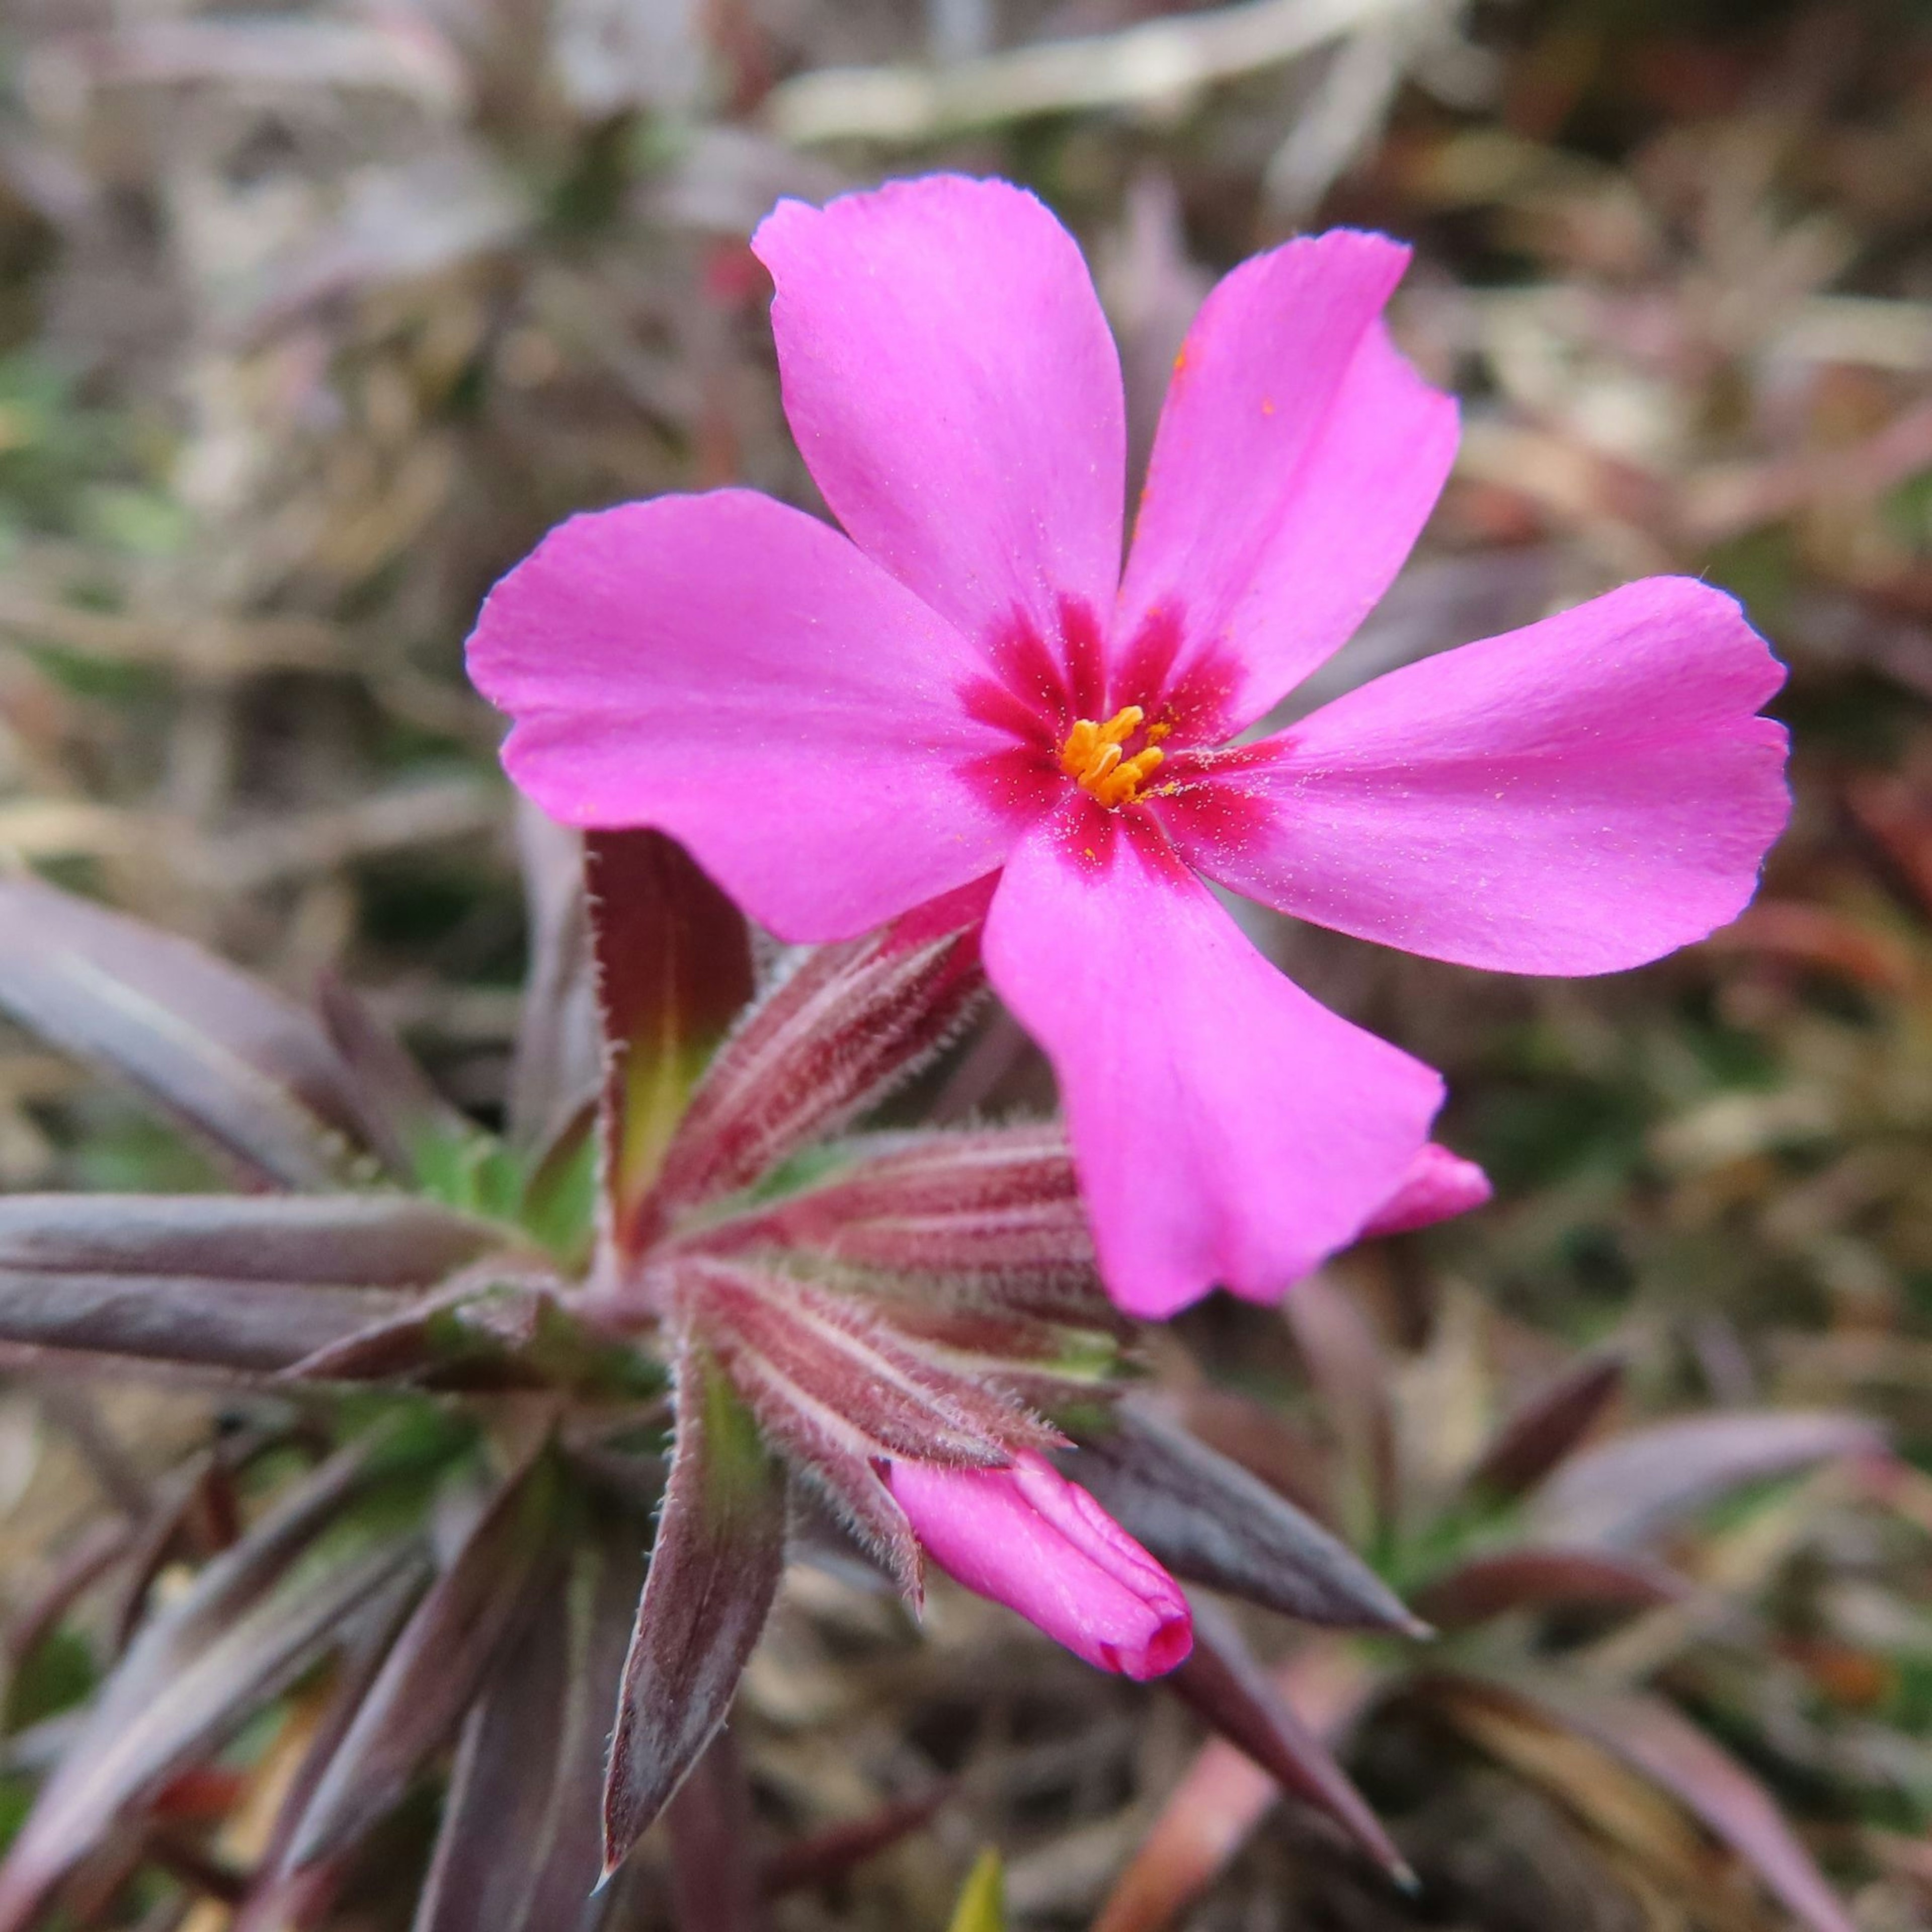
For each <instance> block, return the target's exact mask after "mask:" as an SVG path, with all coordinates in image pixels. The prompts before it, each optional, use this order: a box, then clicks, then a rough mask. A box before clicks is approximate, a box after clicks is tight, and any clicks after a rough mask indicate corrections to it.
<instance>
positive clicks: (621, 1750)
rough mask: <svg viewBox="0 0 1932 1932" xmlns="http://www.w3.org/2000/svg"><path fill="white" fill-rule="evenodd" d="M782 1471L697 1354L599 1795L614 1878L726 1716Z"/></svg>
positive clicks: (747, 1643)
mask: <svg viewBox="0 0 1932 1932" xmlns="http://www.w3.org/2000/svg"><path fill="white" fill-rule="evenodd" d="M784 1531H785V1484H784V1471H783V1469H781V1466H780V1465H779V1463H778V1460H777V1458H776V1457H775V1456H773V1454H772V1452H771V1451H770V1450H769V1448H767V1447H766V1444H765V1441H764V1439H763V1436H762V1434H761V1433H760V1430H759V1428H758V1425H757V1421H755V1420H754V1418H753V1416H752V1415H751V1412H750V1410H749V1409H747V1408H746V1407H745V1405H744V1403H742V1401H741V1400H739V1397H738V1396H737V1394H736V1392H735V1391H733V1388H732V1387H731V1385H730V1382H729V1381H728V1380H727V1378H726V1377H725V1375H724V1372H723V1370H721V1368H720V1367H718V1364H716V1363H715V1361H713V1360H712V1358H711V1357H710V1355H709V1354H708V1352H706V1350H705V1349H703V1346H701V1345H700V1344H698V1343H694V1342H688V1343H686V1344H685V1347H684V1349H683V1351H682V1360H681V1361H680V1363H679V1372H678V1418H677V1440H676V1448H675V1451H674V1453H673V1457H672V1462H671V1473H670V1484H669V1486H668V1487H667V1490H666V1492H665V1496H664V1509H663V1511H662V1513H661V1515H660V1516H659V1517H658V1533H657V1540H656V1542H655V1544H654V1546H653V1547H652V1551H651V1564H650V1571H649V1575H648V1577H646V1580H645V1583H644V1591H643V1598H642V1599H641V1600H640V1602H639V1604H638V1605H637V1628H636V1629H635V1631H634V1632H633V1633H632V1635H631V1645H630V1650H629V1654H628V1655H627V1656H626V1657H625V1661H624V1678H623V1687H622V1691H620V1693H619V1697H618V1703H617V1718H616V1730H615V1732H614V1733H613V1736H612V1738H611V1741H610V1766H609V1769H608V1772H607V1775H606V1778H605V1781H604V1871H605V1873H606V1875H608V1874H610V1873H613V1872H614V1871H615V1870H616V1868H617V1867H618V1866H619V1865H620V1864H622V1862H623V1861H624V1859H625V1856H626V1855H628V1852H629V1851H630V1849H631V1846H633V1845H634V1844H635V1843H637V1840H638V1839H639V1838H640V1837H642V1836H643V1832H644V1830H645V1828H646V1826H649V1823H650V1822H651V1820H652V1819H653V1818H655V1817H656V1816H657V1814H658V1812H659V1811H661V1810H662V1809H663V1808H664V1805H665V1804H666V1803H667V1802H668V1801H669V1799H670V1796H671V1794H672V1793H673V1792H674V1791H675V1790H676V1789H677V1787H678V1786H679V1784H681V1783H682V1781H683V1780H684V1777H685V1773H686V1772H688V1771H689V1770H690V1769H691V1766H693V1765H694V1763H697V1758H698V1756H699V1754H700V1753H701V1752H702V1751H703V1749H704V1748H705V1746H706V1745H707V1744H709V1742H710V1741H711V1739H712V1734H713V1733H715V1731H716V1730H717V1729H718V1726H719V1725H720V1724H722V1723H723V1722H724V1719H725V1717H726V1715H727V1713H728V1712H729V1711H730V1708H731V1698H732V1695H733V1692H734V1691H736V1689H737V1687H738V1679H739V1677H740V1676H742V1674H743V1672H744V1668H745V1662H746V1661H747V1659H748V1658H749V1657H750V1656H751V1649H752V1646H754V1644H756V1643H757V1640H758V1634H759V1632H760V1631H762V1630H763V1628H764V1624H765V1617H766V1613H768V1612H769V1610H770V1609H771V1606H772V1598H773V1596H774V1595H776V1593H777V1591H778V1576H779V1573H780V1571H781V1569H782V1568H783V1566H784Z"/></svg>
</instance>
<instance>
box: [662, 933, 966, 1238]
mask: <svg viewBox="0 0 1932 1932" xmlns="http://www.w3.org/2000/svg"><path fill="white" fill-rule="evenodd" d="M984 985H985V975H984V974H983V971H982V969H981V968H980V948H979V934H978V932H977V929H972V930H970V931H967V932H950V933H944V934H941V935H938V936H937V937H935V936H933V935H932V934H930V933H929V932H926V931H924V930H922V929H919V928H917V927H914V926H909V925H907V922H904V921H901V923H900V924H899V925H898V926H889V927H887V928H886V929H885V930H884V931H883V932H878V933H874V934H873V935H871V936H870V937H868V938H865V939H860V940H854V941H852V942H851V943H850V944H848V945H844V946H824V947H818V948H817V949H816V950H814V951H811V952H808V953H803V954H801V955H799V956H796V957H795V959H793V961H792V962H791V963H790V966H789V968H788V969H787V971H784V973H783V974H781V976H780V977H779V978H778V980H776V981H775V983H773V985H772V986H771V987H770V989H769V990H768V991H767V992H766V993H765V995H763V998H761V999H760V1001H758V1003H757V1005H756V1006H754V1007H753V1008H752V1010H751V1012H750V1013H748V1015H747V1016H745V1019H744V1020H743V1022H742V1023H741V1024H740V1025H739V1027H738V1028H737V1030H736V1032H734V1033H733V1034H732V1036H731V1037H730V1040H727V1042H726V1043H725V1044H724V1046H722V1047H721V1048H720V1049H719V1050H718V1054H717V1055H716V1057H715V1058H714V1059H713V1060H712V1063H711V1064H710V1066H709V1068H708V1069H707V1070H706V1073H705V1075H704V1078H703V1080H702V1081H701V1082H700V1083H699V1085H698V1088H697V1091H696V1092H695V1093H694V1094H692V1095H691V1104H690V1106H689V1108H688V1110H687V1112H685V1116H684V1119H683V1121H682V1124H681V1126H680V1127H679V1129H678V1132H677V1135H676V1139H675V1140H674V1141H673V1142H672V1143H671V1145H670V1148H669V1150H668V1151H667V1153H666V1154H665V1157H664V1172H663V1173H662V1175H661V1177H660V1178H659V1180H658V1186H657V1190H656V1193H655V1197H654V1199H655V1205H656V1207H657V1208H658V1211H659V1212H661V1214H666V1215H669V1214H673V1213H675V1212H676V1211H679V1210H682V1209H685V1208H690V1207H692V1206H694V1205H698V1204H700V1203H702V1202H708V1201H713V1200H716V1199H718V1198H720V1197H721V1196H724V1195H727V1194H730V1193H735V1192H736V1190H739V1189H740V1188H742V1187H749V1186H750V1185H751V1183H752V1182H754V1181H757V1180H758V1179H760V1178H761V1177H763V1175H766V1174H769V1172H771V1171H772V1169H774V1168H775V1167H777V1166H779V1165H780V1164H781V1163H782V1162H784V1160H787V1159H788V1158H789V1157H790V1156H791V1155H792V1154H796V1152H797V1151H799V1149H800V1148H802V1147H805V1146H806V1145H808V1144H809V1143H810V1142H812V1141H814V1140H817V1139H820V1138H822V1137H823V1136H826V1135H828V1134H832V1133H836V1132H837V1131H838V1130H839V1129H840V1128H841V1127H843V1126H844V1124H846V1123H847V1121H851V1120H852V1119H853V1118H856V1116H857V1115H859V1113H861V1112H863V1111H864V1110H865V1109H866V1108H868V1107H869V1106H873V1105H874V1104H875V1103H877V1101H878V1100H880V1099H882V1098H883V1097H884V1095H885V1094H887V1093H888V1092H889V1091H891V1090H892V1088H894V1087H895V1086H896V1085H898V1083H899V1082H901V1081H902V1080H904V1079H907V1078H909V1077H910V1076H911V1075H912V1074H913V1073H914V1072H916V1070H918V1068H919V1067H921V1066H922V1065H924V1064H926V1061H929V1059H931V1058H932V1055H935V1053H937V1052H938V1051H939V1049H941V1047H942V1046H944V1045H945V1043H947V1040H950V1038H951V1037H952V1036H953V1034H954V1033H955V1032H956V1031H957V1029H958V1028H959V1026H960V1025H961V1024H962V1022H963V1021H964V1020H965V1016H966V1015H967V1013H968V1011H969V1010H971V1007H972V1005H973V1003H974V1001H975V1000H976V999H977V998H978V996H979V994H980V991H981V989H983V986H984Z"/></svg>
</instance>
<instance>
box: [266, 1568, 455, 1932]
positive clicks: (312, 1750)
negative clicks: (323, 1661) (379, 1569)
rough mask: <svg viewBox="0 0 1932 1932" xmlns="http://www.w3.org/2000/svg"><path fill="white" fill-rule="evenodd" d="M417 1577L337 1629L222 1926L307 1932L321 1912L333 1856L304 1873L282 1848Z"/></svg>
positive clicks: (382, 1655)
mask: <svg viewBox="0 0 1932 1932" xmlns="http://www.w3.org/2000/svg"><path fill="white" fill-rule="evenodd" d="M420 1589H421V1583H420V1580H419V1578H418V1577H415V1576H413V1575H412V1576H410V1577H407V1578H405V1579H404V1580H402V1583H401V1586H399V1587H397V1588H395V1589H392V1590H391V1591H389V1592H388V1593H387V1594H386V1595H383V1596H380V1597H378V1598H376V1599H375V1600H374V1601H371V1603H370V1604H368V1605H367V1606H365V1607H364V1609H362V1610H361V1611H360V1612H359V1613H357V1615H356V1616H355V1617H354V1618H353V1619H351V1620H350V1622H349V1624H348V1625H347V1626H346V1627H345V1628H344V1631H343V1633H342V1640H341V1656H340V1658H339V1659H338V1662H337V1664H336V1667H335V1674H334V1676H333V1677H332V1679H331V1681H330V1682H329V1690H328V1695H327V1698H326V1701H325V1702H324V1703H323V1705H322V1706H321V1708H320V1712H319V1713H318V1714H317V1715H316V1717H315V1718H314V1722H313V1724H312V1726H311V1727H309V1729H308V1744H307V1748H305V1750H304V1751H302V1757H301V1761H300V1763H298V1764H297V1765H296V1768H295V1771H294V1774H293V1776H291V1777H290V1778H289V1779H288V1781H287V1790H286V1791H285V1792H284V1793H282V1794H281V1802H280V1804H279V1805H278V1808H277V1810H276V1812H275V1826H274V1829H272V1832H270V1834H269V1842H268V1845H267V1847H266V1849H265V1850H264V1851H263V1854H262V1856H261V1858H260V1861H258V1863H257V1867H256V1875H255V1879H254V1883H253V1884H252V1885H251V1886H250V1887H249V1888H248V1894H247V1895H246V1897H245V1898H244V1899H243V1900H242V1903H241V1905H240V1907H239V1909H238V1911H237V1912H236V1915H235V1918H234V1921H233V1924H231V1925H230V1926H229V1932H309V1928H310V1927H313V1926H314V1925H315V1924H317V1922H318V1921H320V1920H321V1919H322V1918H323V1917H324V1916H326V1914H327V1912H328V1910H329V1907H330V1906H331V1905H332V1903H334V1900H335V1894H336V1893H337V1891H338V1889H339V1888H340V1885H341V1879H342V1878H343V1876H344V1870H343V1867H344V1863H345V1862H346V1861H342V1860H338V1861H334V1862H333V1863H327V1864H323V1865H320V1866H317V1867H314V1868H312V1869H311V1870H309V1871H308V1872H305V1873H291V1872H290V1870H288V1869H287V1855H288V1848H289V1843H290V1840H291V1839H292V1838H293V1836H294V1835H295V1832H296V1828H297V1827H298V1826H299V1825H300V1824H301V1823H302V1817H303V1814H305V1812H306V1811H308V1807H309V1803H310V1801H311V1799H313V1797H314V1794H315V1790H316V1787H317V1786H318V1785H319V1784H320V1783H321V1781H322V1780H323V1777H324V1776H325V1775H326V1774H327V1772H328V1770H329V1764H330V1763H331V1762H332V1760H333V1759H334V1757H335V1754H336V1752H337V1751H338V1749H339V1748H341V1743H342V1740H343V1739H344V1738H345V1737H346V1736H347V1735H348V1734H349V1730H350V1727H351V1726H352V1725H353V1724H354V1723H355V1721H356V1712H358V1711H359V1710H360V1709H362V1702H363V1700H364V1699H365V1698H366V1697H368V1694H369V1691H370V1688H371V1686H372V1685H374V1683H375V1682H376V1680H377V1677H378V1676H379V1675H380V1673H381V1671H382V1668H383V1662H384V1661H385V1660H386V1658H387V1657H388V1655H389V1649H390V1646H392V1644H393V1643H395V1640H396V1637H397V1636H398V1633H399V1632H400V1631H401V1629H402V1628H403V1626H404V1623H405V1622H407V1619H408V1618H409V1615H410V1611H411V1610H413V1608H414V1607H415V1605H416V1598H417V1597H418V1595H419V1593H420Z"/></svg>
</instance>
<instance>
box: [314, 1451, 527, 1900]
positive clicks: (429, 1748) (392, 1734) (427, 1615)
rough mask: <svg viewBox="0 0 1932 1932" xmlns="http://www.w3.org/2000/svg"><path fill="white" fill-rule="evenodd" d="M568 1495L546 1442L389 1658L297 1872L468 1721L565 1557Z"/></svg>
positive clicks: (334, 1764) (322, 1802) (323, 1796)
mask: <svg viewBox="0 0 1932 1932" xmlns="http://www.w3.org/2000/svg"><path fill="white" fill-rule="evenodd" d="M559 1489H560V1485H559V1478H558V1475H557V1466H556V1460H555V1458H554V1457H553V1456H551V1455H550V1454H548V1453H547V1449H546V1448H545V1447H544V1439H543V1438H542V1437H541V1436H538V1439H537V1442H536V1445H535V1448H533V1450H532V1451H530V1452H529V1454H526V1457H525V1458H524V1460H523V1461H521V1463H520V1464H519V1465H518V1466H516V1467H515V1468H514V1469H512V1470H511V1473H510V1475H508V1478H506V1479H505V1481H504V1482H503V1484H502V1487H500V1488H499V1490H498V1491H497V1493H496V1496H494V1497H493V1499H492V1500H491V1502H490V1505H489V1507H488V1508H487V1509H485V1510H484V1512H483V1514H482V1515H481V1517H479V1518H478V1520H477V1523H476V1525H475V1529H473V1530H472V1532H471V1534H470V1535H469V1538H468V1539H467V1540H466V1541H465V1542H464V1544H463V1546H462V1547H461V1548H460V1550H458V1552H457V1553H456V1554H455V1556H454V1557H452V1559H451V1560H450V1562H449V1567H448V1568H446V1570H445V1571H443V1574H441V1575H440V1577H437V1580H436V1582H435V1583H434V1586H432V1588H431V1589H430V1591H429V1592H428V1595H425V1597H424V1598H423V1600H422V1602H421V1603H420V1604H419V1605H418V1606H417V1607H416V1613H415V1614H414V1616H412V1617H411V1618H410V1622H409V1623H408V1625H407V1626H406V1627H405V1628H404V1631H403V1632H402V1634H401V1636H400V1637H398V1639H397V1640H396V1642H395V1646H393V1647H392V1649H391V1650H390V1652H389V1656H388V1658H387V1660H386V1661H385V1663H384V1664H383V1670H382V1674H381V1675H380V1676H379V1677H378V1678H377V1680H376V1682H375V1683H374V1685H373V1686H372V1687H371V1690H370V1692H369V1694H368V1697H366V1698H365V1699H364V1700H363V1702H362V1707H361V1709H359V1710H358V1712H356V1721H355V1722H354V1723H353V1724H352V1725H351V1726H350V1730H349V1733H348V1735H347V1736H346V1737H345V1738H344V1739H343V1741H342V1743H341V1746H340V1747H339V1748H338V1750H337V1751H336V1753H335V1756H334V1757H333V1758H332V1760H330V1763H329V1769H328V1771H327V1772H326V1773H325V1774H324V1775H323V1778H322V1780H321V1781H320V1784H318V1785H317V1787H316V1791H315V1795H314V1798H313V1799H311V1801H310V1803H309V1805H308V1809H307V1810H306V1811H305V1812H304V1814H303V1815H302V1823H301V1824H300V1825H299V1826H298V1827H297V1828H296V1831H295V1832H294V1833H293V1836H292V1838H291V1841H290V1846H289V1851H288V1859H287V1862H288V1864H289V1867H290V1869H291V1870H299V1869H301V1868H302V1867H304V1866H307V1865H312V1864H317V1862H319V1861H320V1860H322V1859H323V1858H326V1857H327V1856H328V1855H329V1854H330V1853H332V1852H336V1851H338V1850H340V1849H343V1848H344V1847H345V1846H347V1845H349V1844H350V1843H353V1842H354V1841H355V1840H356V1838H359V1836H360V1835H362V1832H364V1831H365V1830H366V1829H368V1826H371V1824H373V1823H375V1821H376V1820H377V1819H379V1818H380V1817H382V1816H383V1814H384V1813H385V1812H386V1811H388V1810H389V1808H390V1807H391V1806H392V1805H393V1804H394V1803H395V1802H396V1800H397V1799H398V1798H400V1797H401V1796H402V1794H403V1793H404V1790H405V1789H406V1788H407V1785H408V1784H409V1781H410V1779H411V1778H413V1776H414V1775H416V1772H417V1770H418V1769H419V1768H420V1767H421V1766H422V1764H423V1763H424V1762H425V1760H427V1759H428V1757H429V1755H430V1754H431V1752H433V1751H436V1750H437V1748H439V1747H440V1745H442V1744H443V1742H445V1740H446V1739H448V1738H449V1736H450V1735H451V1734H452V1733H453V1732H454V1731H455V1729H456V1728H457V1727H458V1724H460V1722H461V1721H462V1718H463V1713H464V1712H465V1711H466V1709H468V1707H469V1700H470V1699H471V1697H472V1695H473V1694H475V1689H476V1687H477V1685H478V1684H479V1683H480V1682H482V1680H483V1679H484V1676H486V1674H487V1673H488V1671H489V1670H490V1667H491V1666H492V1665H493V1664H494V1663H495V1662H496V1659H497V1658H499V1656H500V1655H502V1652H503V1650H504V1649H505V1646H508V1645H509V1644H511V1643H514V1642H515V1641H516V1640H517V1638H518V1637H520V1634H522V1631H523V1628H524V1627H525V1625H526V1624H527V1622H529V1618H530V1616H532V1613H533V1612H534V1610H535V1607H536V1605H537V1604H538V1601H540V1600H541V1596H542V1594H543V1591H544V1586H545V1584H546V1583H547V1581H548V1580H549V1578H550V1575H551V1574H553V1572H554V1570H555V1568H556V1565H557V1563H558V1562H559V1544H558V1541H557V1537H558V1533H559Z"/></svg>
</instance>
